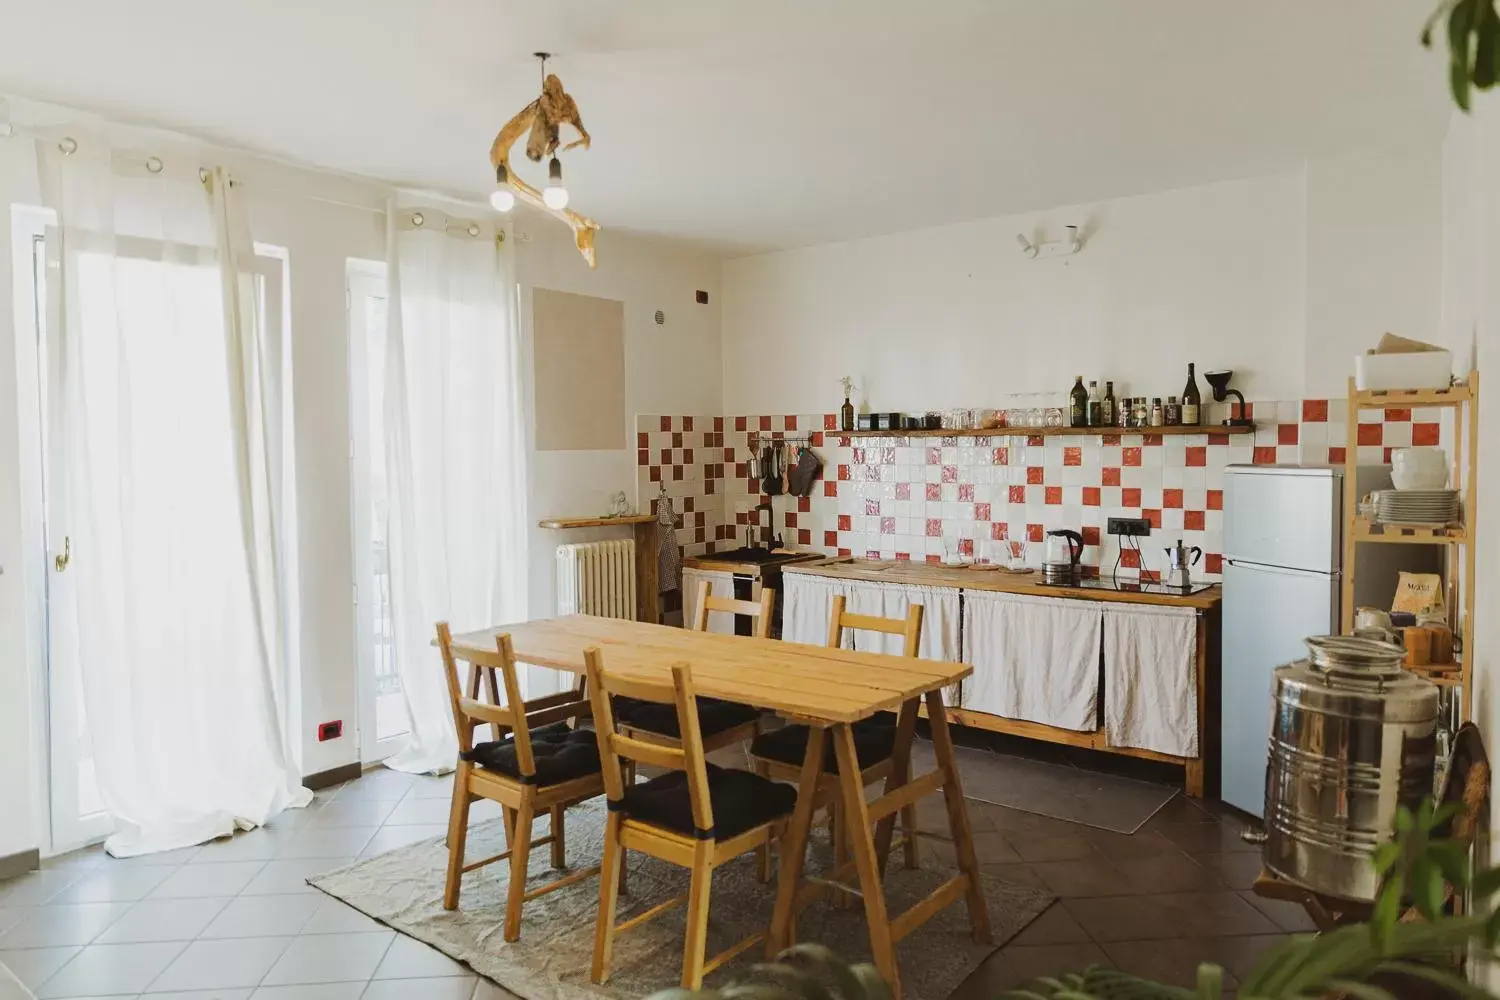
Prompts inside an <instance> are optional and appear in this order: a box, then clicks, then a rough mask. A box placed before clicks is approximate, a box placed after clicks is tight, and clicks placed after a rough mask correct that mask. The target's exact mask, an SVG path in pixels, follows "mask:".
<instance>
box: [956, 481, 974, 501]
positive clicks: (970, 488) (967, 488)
mask: <svg viewBox="0 0 1500 1000" xmlns="http://www.w3.org/2000/svg"><path fill="white" fill-rule="evenodd" d="M958 502H959V503H973V502H974V484H973V483H959V484H958Z"/></svg>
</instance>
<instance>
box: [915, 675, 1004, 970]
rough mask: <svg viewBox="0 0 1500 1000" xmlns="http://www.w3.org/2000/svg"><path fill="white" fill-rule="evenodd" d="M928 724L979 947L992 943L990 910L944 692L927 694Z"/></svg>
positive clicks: (971, 925)
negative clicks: (985, 899) (961, 781)
mask: <svg viewBox="0 0 1500 1000" xmlns="http://www.w3.org/2000/svg"><path fill="white" fill-rule="evenodd" d="M927 721H928V724H929V726H930V727H931V729H932V748H933V751H934V753H935V755H936V757H937V765H938V768H939V769H940V770H941V771H942V772H943V801H944V803H945V804H946V805H947V807H948V831H949V834H950V835H951V836H952V837H953V847H954V849H955V852H956V853H957V854H958V868H959V870H960V871H961V872H963V874H964V875H966V876H968V885H967V886H966V887H965V889H964V899H965V901H966V902H967V903H968V906H969V929H970V930H971V931H972V932H973V935H974V940H975V942H976V943H978V944H989V943H990V911H989V909H988V908H987V907H986V906H985V905H984V891H983V890H982V889H981V888H980V886H979V862H978V860H977V859H976V858H975V856H974V837H973V834H972V832H971V831H970V829H969V810H968V807H967V806H966V805H965V804H964V790H963V785H962V784H961V783H960V781H959V777H958V761H957V760H956V759H955V757H954V753H953V737H952V736H951V735H950V734H949V732H948V713H947V710H946V709H945V708H944V707H943V692H942V691H941V690H934V691H928V692H927Z"/></svg>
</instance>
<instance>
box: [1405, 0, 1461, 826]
mask: <svg viewBox="0 0 1500 1000" xmlns="http://www.w3.org/2000/svg"><path fill="white" fill-rule="evenodd" d="M1463 2H1465V3H1467V2H1468V0H1463ZM1415 825H1416V821H1415V819H1414V818H1413V817H1412V814H1411V810H1410V809H1408V808H1406V807H1405V806H1402V807H1401V808H1400V809H1397V810H1396V832H1397V833H1411V831H1412V827H1413V826H1415Z"/></svg>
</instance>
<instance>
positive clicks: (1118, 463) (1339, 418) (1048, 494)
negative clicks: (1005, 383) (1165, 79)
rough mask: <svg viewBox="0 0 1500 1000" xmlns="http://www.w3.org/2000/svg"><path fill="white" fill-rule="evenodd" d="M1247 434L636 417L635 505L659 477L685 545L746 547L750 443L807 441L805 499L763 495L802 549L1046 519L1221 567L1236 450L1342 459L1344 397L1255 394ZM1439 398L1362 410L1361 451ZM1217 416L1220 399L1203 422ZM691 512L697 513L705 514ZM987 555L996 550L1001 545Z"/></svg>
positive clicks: (1130, 561) (1388, 439)
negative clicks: (1132, 537)
mask: <svg viewBox="0 0 1500 1000" xmlns="http://www.w3.org/2000/svg"><path fill="white" fill-rule="evenodd" d="M1248 409H1249V415H1250V416H1251V417H1252V418H1253V419H1254V420H1255V421H1256V424H1257V426H1256V430H1255V433H1254V434H1253V435H1251V434H1245V435H1233V436H1231V435H1227V434H1215V433H1212V432H1211V431H1210V430H1209V429H1208V428H1205V433H1204V434H1202V435H1180V436H1179V435H1174V436H1166V435H1160V434H1155V435H1153V434H1150V433H1120V434H1102V435H1100V437H1099V438H1097V439H1096V438H1092V437H1085V438H1058V437H1050V438H1049V437H1041V436H1027V435H1025V434H1024V433H1018V434H1010V433H1006V432H997V433H995V434H993V435H991V436H988V437H952V438H948V437H943V438H930V437H921V438H870V437H848V436H843V435H841V434H839V433H838V431H837V430H836V428H837V426H838V424H837V419H838V418H837V415H835V414H811V415H807V414H802V415H777V416H767V415H747V416H732V417H658V416H649V417H644V416H643V417H641V418H639V421H638V430H639V434H640V438H639V449H640V451H639V456H638V465H639V467H640V468H639V472H640V477H639V478H640V494H639V496H640V504H641V507H642V509H646V506H647V505H648V504H649V501H650V498H651V497H654V496H655V495H656V491H657V485H656V484H657V483H658V482H659V481H665V482H666V483H667V487H668V493H669V494H670V495H672V496H673V497H674V498H677V497H680V498H682V501H683V503H689V502H691V504H692V506H693V507H694V508H696V509H694V510H691V511H686V512H684V511H683V507H682V504H678V510H679V513H684V515H685V517H686V518H687V520H685V521H684V522H683V523H682V524H681V525H680V530H679V540H680V541H681V542H682V543H683V545H684V550H685V552H686V553H687V554H689V555H695V554H699V553H701V552H705V551H707V552H711V551H713V550H714V548H715V546H716V543H717V548H719V549H720V550H722V549H727V548H733V547H736V546H738V545H740V544H743V540H744V532H745V526H747V525H752V524H757V523H758V520H759V519H761V518H763V517H764V512H763V511H757V510H756V509H755V508H756V507H757V505H759V504H762V503H764V502H765V501H766V500H767V499H768V498H767V497H766V496H765V495H764V494H762V493H761V492H760V484H759V482H758V481H757V480H755V479H753V478H751V476H750V471H751V466H750V461H751V458H752V456H753V455H754V446H755V445H756V444H758V443H760V442H761V439H762V438H764V437H770V438H772V439H775V438H789V439H798V438H806V439H807V442H808V444H809V445H810V446H811V447H812V448H813V449H814V451H816V452H817V453H818V455H819V456H820V457H821V458H822V459H823V463H824V468H823V478H822V480H821V481H820V482H819V483H818V484H817V485H816V486H815V488H814V490H813V494H812V496H810V497H787V496H780V497H776V498H775V500H774V503H775V511H776V520H777V523H776V525H775V529H776V532H777V534H779V535H781V536H782V538H783V540H784V541H785V542H786V543H787V544H789V545H794V546H798V547H802V548H814V549H820V550H822V551H825V552H828V553H830V554H832V553H835V552H837V553H840V554H846V555H856V556H868V557H872V558H874V557H879V558H885V559H912V560H929V561H937V560H940V559H941V558H942V557H943V554H944V550H945V544H944V539H949V540H950V542H949V544H950V545H951V544H954V543H956V546H957V548H958V549H959V551H960V552H961V553H962V554H964V555H968V556H979V557H984V556H986V555H987V554H990V553H991V552H992V551H995V550H997V549H998V546H994V547H993V548H992V547H991V543H993V542H998V541H1003V540H1006V539H1012V538H1024V539H1027V540H1028V542H1029V543H1030V544H1031V551H1030V553H1029V558H1030V559H1031V561H1032V562H1033V563H1036V562H1039V561H1040V558H1041V552H1040V544H1039V543H1040V542H1041V541H1042V539H1043V538H1044V537H1045V533H1046V532H1047V531H1049V530H1052V529H1054V528H1073V529H1075V530H1078V531H1079V532H1080V533H1081V534H1082V535H1083V536H1084V541H1085V548H1084V562H1085V563H1086V564H1088V565H1089V566H1091V567H1095V568H1102V569H1103V570H1104V571H1112V570H1114V568H1115V567H1116V565H1118V567H1119V570H1120V571H1121V572H1122V573H1132V574H1133V573H1135V572H1137V571H1144V572H1152V571H1154V570H1159V569H1160V568H1161V567H1162V566H1163V565H1164V564H1165V556H1164V553H1163V552H1162V551H1160V550H1162V549H1164V548H1165V547H1166V546H1167V545H1169V544H1171V543H1173V542H1175V541H1177V540H1178V539H1179V538H1180V539H1182V541H1183V544H1185V545H1188V546H1194V545H1196V546H1199V547H1200V548H1202V549H1203V552H1204V559H1203V561H1202V562H1201V563H1200V564H1199V566H1198V572H1199V575H1201V576H1203V577H1204V578H1207V579H1216V578H1217V577H1218V574H1219V573H1220V571H1221V569H1222V555H1221V553H1222V538H1223V516H1224V515H1223V492H1222V490H1223V472H1224V467H1225V466H1227V465H1230V464H1237V463H1260V464H1271V463H1302V464H1306V465H1321V464H1342V463H1343V461H1344V450H1345V442H1346V433H1345V420H1346V419H1347V417H1346V410H1345V404H1344V401H1343V400H1327V399H1304V400H1299V401H1286V402H1259V403H1254V404H1251V405H1250V407H1249V408H1248ZM1440 413H1441V411H1439V410H1422V409H1418V410H1415V411H1413V410H1408V409H1395V408H1392V409H1387V410H1385V411H1384V413H1381V412H1380V411H1366V412H1364V413H1362V414H1361V421H1360V430H1359V442H1360V443H1359V446H1358V447H1359V453H1358V456H1357V458H1358V461H1359V462H1360V463H1361V464H1375V463H1389V461H1390V452H1391V450H1392V449H1393V448H1399V447H1405V446H1408V445H1425V444H1438V443H1440V441H1441V440H1442V439H1443V437H1444V431H1443V430H1442V427H1441V419H1440ZM1224 415H1225V414H1224V413H1223V412H1221V410H1220V408H1217V407H1216V408H1214V411H1213V412H1211V413H1210V419H1211V420H1215V421H1217V420H1219V419H1221V418H1222V417H1223V416H1224ZM700 515H701V516H700ZM1110 517H1143V518H1146V519H1147V520H1149V521H1150V522H1151V525H1152V529H1153V531H1152V535H1151V537H1150V539H1149V542H1148V543H1146V544H1143V545H1142V547H1141V552H1140V554H1137V553H1136V552H1135V551H1134V550H1132V549H1129V548H1126V549H1123V550H1122V549H1121V548H1120V547H1119V545H1118V543H1117V539H1115V538H1114V537H1112V536H1110V535H1107V534H1104V531H1103V529H1104V526H1105V521H1106V519H1108V518H1110ZM996 557H997V558H998V554H997V556H996Z"/></svg>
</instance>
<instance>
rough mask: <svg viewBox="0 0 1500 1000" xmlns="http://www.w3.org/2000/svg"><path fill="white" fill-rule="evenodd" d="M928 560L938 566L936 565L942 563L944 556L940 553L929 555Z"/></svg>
mask: <svg viewBox="0 0 1500 1000" xmlns="http://www.w3.org/2000/svg"><path fill="white" fill-rule="evenodd" d="M926 561H927V562H929V563H931V564H932V565H934V566H936V565H938V564H940V563H941V562H942V561H943V557H942V556H938V555H929V556H927V560H926Z"/></svg>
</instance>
